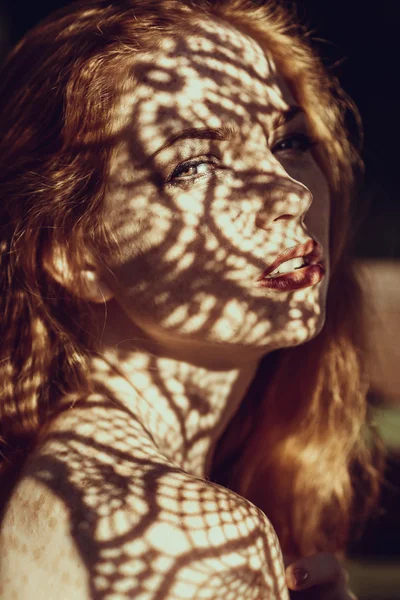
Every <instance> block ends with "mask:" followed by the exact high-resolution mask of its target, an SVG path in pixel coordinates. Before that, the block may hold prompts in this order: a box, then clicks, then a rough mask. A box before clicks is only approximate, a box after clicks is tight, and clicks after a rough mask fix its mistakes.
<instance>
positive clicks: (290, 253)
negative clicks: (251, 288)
mask: <svg viewBox="0 0 400 600" xmlns="http://www.w3.org/2000/svg"><path fill="white" fill-rule="evenodd" d="M300 257H304V258H305V259H306V260H305V262H306V264H307V265H315V264H317V263H319V262H320V261H321V257H322V247H321V245H320V244H318V242H316V241H315V240H313V239H310V240H308V242H305V243H304V244H300V245H299V246H294V247H292V248H287V249H286V250H284V251H283V252H281V253H280V254H278V256H277V257H276V258H275V260H274V262H273V263H271V264H270V265H269V266H268V267H267V268H266V269H265V271H264V272H263V273H262V275H260V277H258V278H257V279H256V281H261V279H264V277H266V276H267V275H269V274H270V273H272V271H275V269H277V268H278V267H279V265H281V264H282V263H283V262H286V261H287V260H291V259H292V258H300Z"/></svg>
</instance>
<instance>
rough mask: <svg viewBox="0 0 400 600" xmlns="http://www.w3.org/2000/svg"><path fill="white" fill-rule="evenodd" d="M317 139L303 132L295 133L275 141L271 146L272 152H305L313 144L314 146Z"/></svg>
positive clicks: (296, 153)
mask: <svg viewBox="0 0 400 600" xmlns="http://www.w3.org/2000/svg"><path fill="white" fill-rule="evenodd" d="M317 144H318V141H317V140H316V139H314V138H312V137H311V136H309V135H307V134H305V133H296V134H294V135H291V136H288V137H287V138H284V139H283V140H281V141H280V142H277V143H276V144H275V145H274V147H273V148H272V152H274V153H275V152H285V153H287V154H289V155H293V154H295V155H298V154H305V153H306V152H308V151H309V150H310V149H311V148H312V147H313V146H316V145H317Z"/></svg>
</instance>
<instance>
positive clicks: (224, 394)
mask: <svg viewBox="0 0 400 600" xmlns="http://www.w3.org/2000/svg"><path fill="white" fill-rule="evenodd" d="M203 25H204V32H205V33H204V36H201V35H197V36H192V37H189V36H187V35H185V34H182V36H181V37H180V38H179V39H178V40H176V41H171V40H165V42H164V44H163V48H162V50H161V51H160V52H157V53H153V54H151V53H150V54H146V55H143V56H141V57H140V58H139V59H138V60H137V61H136V64H135V68H134V73H135V76H136V77H137V78H138V79H139V85H138V86H137V84H136V83H133V82H132V90H129V82H128V83H127V82H123V83H122V84H121V86H122V89H121V101H120V103H119V106H118V108H117V116H116V120H115V129H116V131H118V133H119V143H118V147H117V148H116V150H115V153H114V157H113V161H112V165H111V175H110V183H109V189H108V195H107V197H106V205H105V217H106V219H107V220H108V222H109V224H110V225H111V227H112V230H113V235H114V237H115V240H116V241H118V243H119V244H120V247H121V253H120V254H117V253H116V255H115V256H113V257H112V259H111V260H110V262H109V263H108V264H107V265H106V269H105V270H104V272H103V273H102V276H103V277H104V280H105V282H106V283H107V285H108V286H109V287H110V288H111V289H112V292H113V294H114V297H113V298H111V299H110V300H109V301H108V302H107V306H106V311H105V307H104V305H102V304H101V303H99V304H98V305H97V309H98V318H99V322H100V323H102V322H103V320H104V317H105V316H106V319H105V327H104V335H103V337H102V355H100V356H97V357H94V358H93V361H92V366H93V379H94V381H95V382H96V383H97V384H98V385H99V389H100V390H102V391H101V392H99V395H96V396H93V397H90V398H86V399H85V400H84V401H83V402H76V403H75V404H74V408H73V409H71V410H67V411H66V412H65V413H64V414H63V415H62V416H61V417H60V418H59V419H58V420H56V421H55V422H54V423H53V425H52V427H51V428H50V430H49V432H48V436H47V438H46V443H45V444H44V445H43V447H42V448H41V450H40V454H39V457H38V459H37V462H36V463H35V462H32V465H31V467H30V469H28V471H27V480H25V482H24V483H23V485H22V487H21V488H20V489H19V490H17V494H20V497H21V502H22V504H23V502H24V500H23V498H24V497H25V498H26V497H28V496H27V494H28V492H29V490H28V489H26V488H29V483H30V482H29V478H30V477H31V478H33V479H34V480H35V481H39V482H40V486H41V487H43V489H51V490H52V491H53V493H54V495H55V496H57V499H58V500H57V501H59V502H60V506H61V507H63V506H64V505H66V506H69V505H71V506H73V514H74V518H73V519H72V518H71V523H72V525H71V526H69V525H65V529H66V530H68V531H69V530H70V529H71V534H70V536H72V538H73V541H74V544H76V545H77V548H78V550H79V551H80V553H81V556H83V557H84V559H85V567H86V569H87V572H88V573H89V583H88V582H87V581H86V579H85V578H83V576H82V580H81V582H80V583H79V582H77V581H75V582H72V583H71V584H70V585H71V587H70V588H68V585H69V583H68V582H67V581H65V588H64V593H65V594H66V596H65V597H74V595H70V596H68V593H69V592H68V590H69V589H71V594H75V593H77V589H78V588H79V586H81V587H80V588H79V589H85V590H86V587H85V586H87V585H89V584H90V586H91V590H92V591H93V593H95V594H96V597H98V598H107V599H108V600H110V599H113V600H118V599H120V598H121V599H125V598H132V597H134V598H136V599H137V600H145V599H146V600H150V599H154V598H157V599H170V600H172V599H174V600H179V599H181V598H182V599H183V598H193V597H196V598H215V597H218V598H220V597H222V596H221V590H223V593H224V595H223V597H224V598H225V599H226V600H238V599H239V600H243V599H244V598H246V600H247V599H248V600H251V599H252V598H254V599H255V600H260V598H261V597H268V598H270V599H271V600H274V599H276V600H287V599H288V591H287V588H286V583H285V578H284V571H283V562H282V556H281V551H280V548H279V544H278V540H277V537H276V534H275V532H274V530H273V528H272V526H271V524H270V522H269V521H268V519H267V517H266V516H265V515H264V514H263V513H262V512H261V511H260V510H259V509H258V508H257V507H256V506H254V505H253V504H252V503H250V502H249V501H247V500H246V499H244V498H241V497H240V496H238V495H236V494H235V493H233V492H232V491H231V490H228V489H226V488H223V487H221V486H217V485H214V484H212V483H211V482H210V481H207V480H206V479H205V478H206V476H207V473H208V472H209V469H210V465H211V460H212V453H213V450H214V447H215V444H216V442H217V440H218V438H219V436H220V434H221V433H222V432H223V430H224V429H225V427H226V425H227V423H228V422H229V420H230V419H231V417H232V415H233V414H234V412H235V411H236V410H237V408H238V406H239V404H240V402H241V400H242V399H243V397H244V395H245V393H246V391H247V389H248V387H249V385H250V384H251V382H252V380H253V378H254V376H255V373H256V370H257V367H258V365H259V363H260V361H261V359H262V357H263V356H264V355H265V354H267V353H269V352H271V351H273V350H275V349H277V348H283V347H288V346H293V345H298V344H301V343H303V342H306V341H308V340H310V339H311V338H313V337H314V336H315V335H316V334H317V333H318V332H319V331H320V330H321V328H322V326H323V323H324V319H325V299H326V291H327V285H328V279H329V256H328V247H329V244H328V233H329V193H328V186H327V182H326V180H325V178H324V176H323V174H322V172H321V171H320V169H319V167H318V166H317V162H316V160H315V158H314V156H313V154H312V153H311V152H308V153H305V154H299V153H293V152H292V151H287V150H286V151H282V150H281V151H279V152H274V153H273V152H272V151H271V149H272V148H273V147H274V146H275V144H277V142H279V141H281V140H282V139H284V138H286V137H288V136H289V135H294V134H297V133H305V132H306V120H305V117H304V116H302V115H298V116H296V117H295V119H294V120H293V121H291V122H290V123H289V124H287V125H283V126H280V127H279V129H278V130H275V131H274V130H273V125H272V120H273V119H274V118H275V117H276V115H278V114H279V113H281V112H282V110H285V109H286V108H288V106H290V105H292V104H295V101H294V99H293V97H292V96H291V94H290V92H289V90H288V88H287V87H286V85H285V84H284V82H283V81H282V80H281V78H280V77H279V76H278V75H277V73H276V69H275V67H274V63H273V61H272V59H271V58H270V57H269V56H268V57H267V56H266V55H265V54H264V52H263V50H262V49H261V47H260V46H259V45H258V44H257V43H256V42H255V41H254V40H252V39H251V38H249V37H248V36H245V35H243V34H241V33H239V32H238V31H237V30H235V29H234V28H233V27H231V26H230V25H226V24H222V23H218V22H213V21H210V22H203ZM228 125H229V126H232V127H236V128H237V130H238V135H237V137H235V138H234V139H233V140H231V141H217V140H209V139H202V140H199V139H188V140H186V141H181V142H178V143H176V144H175V145H174V146H173V147H172V148H166V149H164V150H162V151H160V152H159V153H158V154H157V155H156V156H155V157H154V159H153V160H150V156H151V154H152V153H153V152H155V151H156V150H158V149H159V148H160V147H161V146H162V145H163V143H164V142H165V140H166V139H167V138H168V137H169V136H170V135H171V134H172V133H173V132H178V131H180V130H181V129H182V128H183V127H188V126H189V127H204V126H212V127H215V126H217V127H218V126H228ZM200 157H201V158H203V159H204V160H205V161H212V162H213V164H208V163H207V164H204V163H203V164H201V165H199V166H198V167H197V169H198V174H201V175H202V177H201V178H199V179H197V180H192V181H191V183H188V184H186V186H185V187H171V186H167V185H166V184H165V181H166V180H167V179H168V177H169V175H170V174H171V173H172V172H173V171H174V170H175V169H176V167H177V166H178V165H181V164H182V163H183V162H184V161H188V160H191V159H195V158H200ZM192 170H193V167H191V168H190V169H188V171H189V173H188V174H189V175H194V173H193V172H192ZM188 174H187V173H186V172H185V173H184V176H185V177H187V176H188ZM180 176H181V177H182V175H180ZM311 194H312V196H311ZM312 197H313V199H314V200H313V202H312ZM310 237H313V238H314V239H315V240H316V241H318V242H319V243H320V244H321V245H322V247H323V250H324V262H325V268H326V276H325V278H324V279H323V280H322V281H321V282H320V283H319V284H317V285H314V286H310V287H308V288H305V289H303V290H297V291H292V292H280V291H275V290H268V289H262V288H256V287H255V286H254V280H255V279H256V277H258V276H259V275H260V274H261V272H262V271H263V270H264V269H265V268H266V266H267V265H268V264H269V263H271V262H272V261H273V260H274V259H275V257H276V255H277V254H278V253H280V252H282V251H283V250H285V249H287V248H289V247H293V246H297V245H298V244H301V243H304V242H306V241H307V240H308V239H309V238H310ZM75 400H76V398H64V403H65V406H66V407H67V408H68V407H69V406H72V405H73V403H74V401H75ZM24 486H25V487H24ZM40 494H41V492H40V493H39V494H38V496H39V497H40ZM55 506H56V507H58V506H59V505H58V504H55V505H54V504H52V505H51V511H53V512H54V511H55V510H56V509H55ZM39 510H40V503H39V506H38V511H39ZM43 510H45V509H43ZM57 510H58V511H59V514H60V515H61V514H64V513H63V512H62V510H63V509H62V508H60V507H58V508H57ZM42 514H44V517H45V518H46V514H45V512H44V513H42ZM10 518H11V519H12V515H11V517H10ZM34 521H35V523H40V522H42V521H43V519H39V518H38V519H36V520H34ZM35 523H33V524H32V527H35V526H36V527H39V525H35ZM59 523H63V521H62V518H61V516H60V517H59ZM67 523H68V524H69V516H68V520H67ZM54 527H55V525H54ZM59 527H60V528H61V529H62V525H59ZM23 535H25V532H22V531H21V539H18V538H17V535H16V534H13V539H10V538H9V539H7V540H6V541H7V543H8V544H10V546H9V547H10V548H13V549H14V550H13V553H12V554H10V560H11V559H12V560H13V561H14V563H15V564H18V565H19V567H18V568H20V565H23V564H25V563H24V560H22V559H18V552H21V553H22V555H23V551H22V550H21V544H22V542H21V540H22V538H23ZM60 535H61V533H60ZM64 535H65V537H66V534H64ZM33 539H36V540H38V542H37V543H38V544H39V543H40V540H41V539H45V538H43V536H41V535H39V532H38V531H36V532H35V534H34V536H33ZM60 539H61V538H60ZM46 551H47V550H46V548H45V547H43V548H42V549H41V550H40V552H42V553H45V552H46ZM55 555H56V552H55ZM5 560H7V558H6V559H5ZM41 560H42V562H41V564H44V563H45V562H46V561H44V560H43V559H41ZM15 561H16V562H15ZM26 564H27V566H26V569H27V573H28V574H29V577H31V579H30V581H31V586H32V589H36V585H35V580H34V578H35V577H36V576H37V577H39V575H36V573H39V574H40V569H39V567H38V566H37V565H36V567H37V571H35V570H34V569H33V570H32V569H30V567H29V564H28V563H26ZM38 564H39V563H38ZM21 568H22V567H21ZM57 568H58V569H59V571H58V573H60V572H61V573H62V572H63V569H64V570H65V573H67V574H68V563H67V562H65V559H64V558H62V557H59V563H58V567H57ZM10 572H12V569H10ZM56 572H57V571H56V569H54V576H56V575H55V574H56ZM24 576H28V575H27V574H24V573H21V581H22V578H23V577H24ZM50 579H51V577H50V576H49V581H50ZM42 581H43V580H42ZM57 582H58V580H57V579H55V583H54V586H55V587H54V589H57ZM6 584H7V582H6ZM41 585H43V584H41ZM49 586H50V583H49ZM13 589H14V588H13ZM49 589H50V588H49ZM52 589H53V588H52ZM49 597H50V596H49ZM76 597H78V596H76ZM79 597H80V596H79ZM82 597H86V596H84V595H82Z"/></svg>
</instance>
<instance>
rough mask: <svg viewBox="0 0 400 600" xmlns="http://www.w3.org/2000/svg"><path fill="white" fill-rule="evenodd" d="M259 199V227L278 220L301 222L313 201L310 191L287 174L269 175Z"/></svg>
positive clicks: (257, 217) (257, 221) (257, 222)
mask: <svg viewBox="0 0 400 600" xmlns="http://www.w3.org/2000/svg"><path fill="white" fill-rule="evenodd" d="M260 191H261V189H260ZM261 197H262V198H263V205H262V208H261V209H260V210H259V211H258V213H257V215H256V224H257V225H258V226H259V227H265V226H269V225H271V223H273V222H275V221H279V220H297V221H302V220H303V219H304V216H305V215H306V213H307V211H308V210H309V208H310V206H311V203H312V201H313V195H312V193H311V192H310V190H309V189H308V188H307V187H306V186H305V185H304V184H302V183H301V182H299V181H296V180H295V179H293V178H292V177H290V175H288V174H287V173H285V174H280V173H279V174H278V173H276V174H273V175H272V176H271V175H269V177H268V181H267V182H265V181H264V183H263V185H262V196H261Z"/></svg>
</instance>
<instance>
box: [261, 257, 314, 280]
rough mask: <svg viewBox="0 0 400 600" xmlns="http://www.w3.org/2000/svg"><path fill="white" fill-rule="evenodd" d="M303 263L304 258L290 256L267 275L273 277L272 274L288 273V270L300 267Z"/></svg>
mask: <svg viewBox="0 0 400 600" xmlns="http://www.w3.org/2000/svg"><path fill="white" fill-rule="evenodd" d="M304 265H305V263H304V258H303V257H300V258H292V259H290V260H286V261H285V262H284V263H282V264H280V265H279V267H278V268H277V269H275V271H272V273H270V274H269V275H268V276H267V277H273V276H274V275H279V274H280V273H289V272H290V271H294V270H295V269H300V267H303V266H304Z"/></svg>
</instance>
